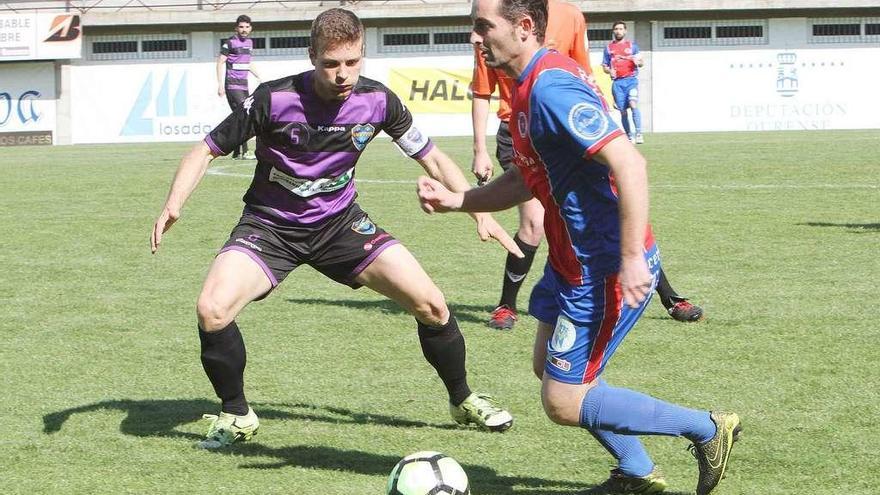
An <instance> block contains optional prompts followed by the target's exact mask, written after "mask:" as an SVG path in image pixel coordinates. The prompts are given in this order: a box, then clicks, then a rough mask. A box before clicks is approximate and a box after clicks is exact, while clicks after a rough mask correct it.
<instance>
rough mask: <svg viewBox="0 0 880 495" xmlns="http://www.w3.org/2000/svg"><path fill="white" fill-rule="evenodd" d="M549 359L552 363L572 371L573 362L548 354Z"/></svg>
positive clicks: (564, 369)
mask: <svg viewBox="0 0 880 495" xmlns="http://www.w3.org/2000/svg"><path fill="white" fill-rule="evenodd" d="M547 361H549V362H550V364H552V365H553V366H556V367H557V368H559V369H561V370H562V371H571V363H569V362H568V361H566V360H565V359H559V358H558V357H556V356H547Z"/></svg>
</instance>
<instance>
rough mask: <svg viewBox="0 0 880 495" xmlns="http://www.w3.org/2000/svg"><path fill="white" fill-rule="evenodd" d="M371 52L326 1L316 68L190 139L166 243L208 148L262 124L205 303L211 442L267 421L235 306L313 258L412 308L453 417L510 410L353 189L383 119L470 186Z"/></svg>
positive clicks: (171, 198)
mask: <svg viewBox="0 0 880 495" xmlns="http://www.w3.org/2000/svg"><path fill="white" fill-rule="evenodd" d="M363 54H364V27H363V24H362V23H361V21H360V20H359V19H358V18H357V16H355V15H354V14H353V13H351V12H349V11H347V10H344V9H330V10H327V11H325V12H323V13H321V14H320V15H319V16H318V17H317V18H316V19H315V20H314V22H313V23H312V30H311V44H310V48H309V57H310V59H311V61H312V64H313V65H314V67H315V69H314V70H312V71H307V72H303V73H300V74H297V75H294V76H289V77H286V78H283V79H278V80H275V81H271V82H267V83H264V84H261V85H260V86H259V87H258V88H257V90H256V91H255V92H254V94H253V95H251V96H249V97H248V98H247V99H246V100H245V102H244V103H243V104H242V105H241V106H240V107H239V108H238V109H236V110H235V111H234V112H233V113H232V114H231V115H230V116H229V117H227V118H226V120H224V121H223V122H222V123H221V124H220V125H218V126H217V127H216V128H215V129H214V130H212V131H211V132H210V134H208V136H207V137H205V140H204V141H202V142H200V143H199V144H197V145H196V146H195V147H194V148H193V149H192V150H190V152H189V153H188V154H187V155H186V156H185V157H184V158H183V160H182V161H181V164H180V167H179V168H178V170H177V174H176V175H175V177H174V181H173V183H172V184H171V190H170V192H169V194H168V199H167V200H166V202H165V206H164V208H163V209H162V212H161V214H160V215H159V217H158V219H157V220H156V223H155V225H154V226H153V233H152V237H151V241H150V243H151V248H152V251H153V252H154V253H155V252H156V250H157V249H158V247H159V243H160V242H161V241H162V235H163V233H164V232H166V231H167V230H168V229H169V228H170V227H171V226H172V225H174V223H175V222H176V221H177V220H178V219H179V218H180V213H181V208H182V207H183V204H184V203H185V201H186V199H187V198H188V197H189V195H190V194H191V193H192V191H193V190H194V189H195V187H196V185H197V184H198V183H199V181H200V180H201V178H202V177H203V175H204V174H205V171H206V170H207V167H208V164H209V163H210V161H211V160H212V159H213V158H215V157H217V156H220V155H225V154H227V153H229V152H230V151H232V150H234V149H235V147H236V146H238V145H240V144H241V143H243V142H245V141H246V140H247V139H248V138H250V137H252V136H256V137H257V151H256V154H257V160H258V162H257V166H256V170H255V172H254V178H253V181H252V182H251V185H250V188H249V189H248V191H247V193H246V194H245V196H244V202H245V207H244V212H243V214H242V217H241V219H240V220H239V223H238V225H236V226H235V228H233V230H232V234H231V235H230V236H229V240H228V241H227V242H226V244H225V246H224V247H223V248H222V249H221V250H220V253H219V254H218V255H217V257H216V258H215V260H214V263H213V265H212V266H211V269H210V271H209V273H208V275H207V278H206V280H205V282H204V285H203V287H202V292H201V294H200V295H199V300H198V304H197V314H198V321H199V337H200V340H201V349H202V352H201V359H202V365H203V367H204V369H205V372H206V374H207V375H208V378H209V379H210V381H211V384H212V385H213V386H214V390H215V392H216V394H217V396H218V397H219V398H220V400H221V401H222V406H221V412H220V414H219V415H218V416H211V418H212V419H213V422H212V423H211V426H210V428H209V431H208V436H207V438H206V439H205V440H203V441H202V442H200V446H201V447H203V448H219V447H223V446H226V445H229V444H231V443H233V442H235V441H237V440H247V439H248V438H250V437H251V436H252V435H253V434H254V433H255V432H256V430H257V427H258V426H259V421H258V419H257V416H256V414H254V411H253V410H252V409H251V408H250V407H249V406H248V403H247V401H246V399H245V394H244V383H243V376H244V368H245V347H244V341H243V339H242V336H241V333H240V332H239V328H238V326H237V325H236V323H235V318H236V316H237V315H238V313H239V312H240V311H241V310H242V309H243V308H244V307H245V306H246V305H247V304H248V303H250V302H251V301H256V300H259V299H262V298H264V297H266V296H267V295H268V294H269V292H271V291H272V289H274V288H275V286H277V285H278V284H279V283H280V282H281V281H282V280H284V278H285V277H286V276H287V275H288V274H289V273H290V272H291V271H293V270H294V269H295V268H296V267H297V266H299V265H302V264H308V265H311V266H312V267H313V268H315V269H316V270H318V271H319V272H321V273H323V274H324V275H326V276H327V277H329V278H331V279H333V280H335V281H337V282H339V283H342V284H345V285H348V286H350V287H352V288H358V287H361V286H367V287H369V288H371V289H373V290H375V291H376V292H379V293H381V294H383V295H385V296H387V297H389V298H390V299H392V300H394V301H396V302H397V303H398V304H400V305H401V306H402V307H403V308H405V309H406V310H408V311H409V312H410V313H412V315H413V316H415V319H416V323H417V328H418V336H419V341H420V343H421V347H422V352H423V354H424V356H425V358H426V359H427V361H428V362H429V363H430V364H431V365H432V366H433V367H434V368H435V370H436V371H437V374H438V375H439V376H440V378H441V380H442V381H443V384H444V385H445V386H446V389H447V392H448V394H449V405H450V413H451V415H452V417H453V419H454V420H455V421H456V422H458V423H460V424H469V423H473V424H476V425H477V426H479V427H481V428H484V429H487V430H491V431H504V430H506V429H507V428H509V427H510V426H511V425H512V423H513V418H512V417H511V415H510V414H509V413H508V412H507V411H505V410H504V409H502V408H500V407H499V406H498V405H497V404H496V403H495V402H494V400H493V399H492V398H491V397H489V396H487V395H484V394H477V393H473V392H471V390H470V387H469V386H468V382H467V378H466V371H465V344H464V337H463V336H462V334H461V332H460V331H459V328H458V323H457V322H456V319H455V316H454V315H453V314H452V313H451V311H450V309H449V308H448V306H447V305H446V301H445V299H444V296H443V293H442V292H440V289H438V288H437V286H436V285H434V282H433V281H432V280H431V279H430V278H429V277H428V275H427V274H426V273H425V271H424V270H423V269H422V267H421V266H420V265H419V263H418V262H417V261H416V259H415V258H414V257H413V255H412V254H410V252H409V251H408V250H407V249H406V248H405V247H403V245H402V244H400V243H399V242H398V241H397V240H396V239H394V237H392V236H391V235H390V234H388V233H387V232H385V231H384V230H383V229H382V228H381V227H379V226H378V225H376V223H374V222H373V220H372V219H371V218H370V217H369V215H367V213H365V212H364V211H363V210H362V209H361V208H360V206H358V204H357V203H356V202H355V197H356V194H357V193H356V191H355V184H354V176H355V164H356V163H357V161H358V159H359V158H360V155H361V152H362V151H363V150H364V148H366V146H367V144H368V143H369V142H370V141H371V140H372V139H373V138H374V137H375V135H376V134H377V133H378V132H380V131H384V132H385V133H387V134H388V135H390V136H391V138H392V139H393V140H394V142H395V144H397V146H398V147H400V149H401V150H402V151H403V152H404V153H406V154H407V155H408V156H409V157H410V158H412V159H414V160H416V161H418V162H419V163H420V164H421V165H422V167H423V168H424V169H425V170H426V171H427V173H428V174H429V175H431V176H432V177H434V178H437V179H438V180H440V181H442V182H443V183H444V184H445V185H446V186H447V187H449V188H451V189H452V190H456V191H463V190H465V189H468V183H467V179H465V177H464V175H463V174H462V172H461V169H460V168H459V167H458V165H456V164H455V163H454V162H453V161H452V160H451V159H450V158H449V157H447V156H446V155H445V154H444V153H443V152H441V151H440V149H439V148H437V147H436V146H435V145H434V144H433V143H432V141H431V140H430V139H429V138H428V137H427V136H425V135H424V134H422V133H421V132H419V130H418V129H417V128H416V127H415V126H414V125H413V119H412V115H411V114H410V113H409V111H408V110H407V109H406V107H404V105H403V104H402V103H401V101H400V99H399V98H398V97H397V96H396V95H395V94H394V93H393V92H391V91H390V90H389V89H388V88H387V87H385V86H384V85H383V84H381V83H379V82H377V81H373V80H371V79H367V78H365V77H360V71H361V66H362V63H363ZM474 219H475V220H476V221H477V225H478V232H479V233H480V236H481V237H482V238H483V240H487V239H488V238H489V237H492V238H495V239H496V240H498V241H499V242H500V243H501V244H502V245H504V246H505V248H507V249H508V250H512V251H514V252H518V250H517V247H516V244H515V243H514V242H513V239H511V238H510V236H508V235H507V234H506V233H505V231H504V229H503V228H502V227H501V226H500V225H499V224H498V223H496V222H495V220H494V219H493V218H492V217H491V216H489V215H486V214H477V215H474ZM518 254H519V255H522V253H521V252H518Z"/></svg>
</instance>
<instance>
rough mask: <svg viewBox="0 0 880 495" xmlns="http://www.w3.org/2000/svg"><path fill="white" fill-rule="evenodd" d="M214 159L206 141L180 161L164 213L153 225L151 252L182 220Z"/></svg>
mask: <svg viewBox="0 0 880 495" xmlns="http://www.w3.org/2000/svg"><path fill="white" fill-rule="evenodd" d="M213 159H214V155H213V154H212V153H211V149H210V148H208V145H207V144H205V142H204V141H199V142H198V144H196V145H195V146H193V148H192V149H191V150H189V152H188V153H187V154H186V155H185V156H184V157H183V159H182V160H181V161H180V166H179V167H177V172H176V173H175V174H174V180H173V181H172V182H171V190H170V191H168V198H167V199H166V200H165V206H163V207H162V213H160V214H159V218H157V219H156V223H154V224H153V232H152V233H151V235H150V250H151V251H152V252H153V253H155V252H156V251H157V250H158V249H159V244H160V243H161V242H162V234H164V233H165V232H167V231H168V229H170V228H171V226H172V225H174V222H176V221H177V219H178V218H180V210H181V209H182V208H183V204H184V203H186V200H187V199H188V198H189V196H190V194H192V192H193V191H194V190H195V188H196V186H197V185H198V184H199V181H201V180H202V177H204V175H205V171H206V170H208V164H209V163H211V160H213Z"/></svg>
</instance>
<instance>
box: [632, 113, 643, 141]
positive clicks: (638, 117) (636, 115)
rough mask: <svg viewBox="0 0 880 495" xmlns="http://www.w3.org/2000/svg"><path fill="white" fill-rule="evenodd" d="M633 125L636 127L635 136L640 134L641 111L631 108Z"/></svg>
mask: <svg viewBox="0 0 880 495" xmlns="http://www.w3.org/2000/svg"><path fill="white" fill-rule="evenodd" d="M632 114H633V124H635V125H636V134H641V133H642V111H641V110H639V109H638V107H633V109H632Z"/></svg>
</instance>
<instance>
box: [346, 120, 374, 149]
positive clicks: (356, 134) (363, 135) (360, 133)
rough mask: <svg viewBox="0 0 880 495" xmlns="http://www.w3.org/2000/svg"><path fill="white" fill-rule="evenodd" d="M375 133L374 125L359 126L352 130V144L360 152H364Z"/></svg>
mask: <svg viewBox="0 0 880 495" xmlns="http://www.w3.org/2000/svg"><path fill="white" fill-rule="evenodd" d="M375 133H376V128H375V127H373V124H358V125H356V126H354V127H352V128H351V142H352V144H354V147H355V148H357V150H358V151H363V149H364V148H365V147H366V146H367V143H369V142H370V139H371V138H372V137H373V134H375Z"/></svg>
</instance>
